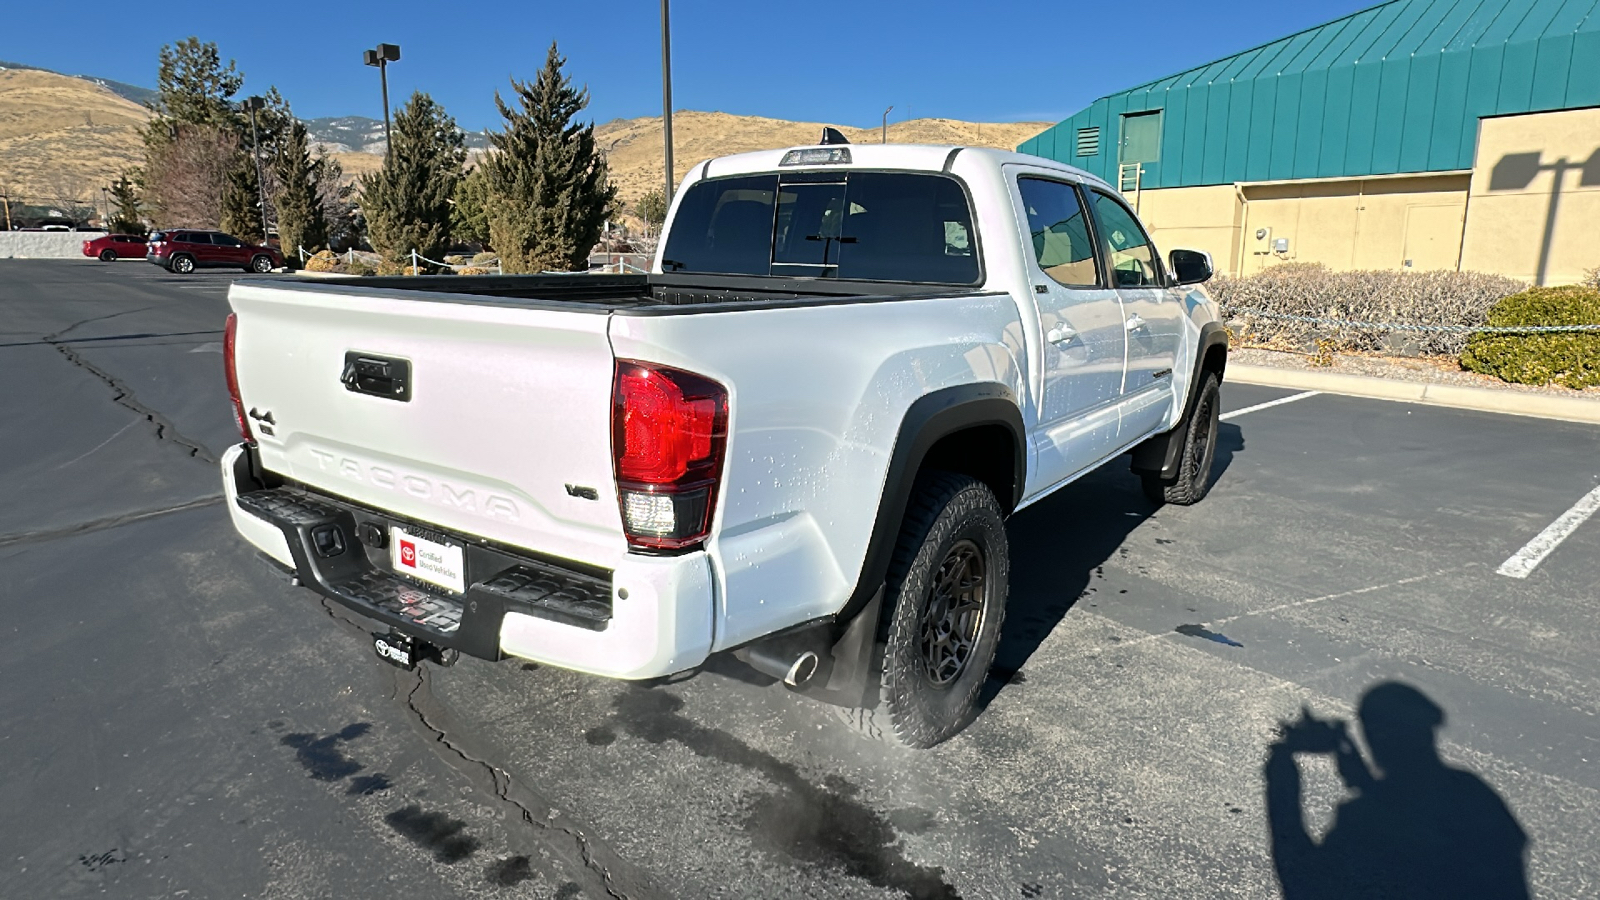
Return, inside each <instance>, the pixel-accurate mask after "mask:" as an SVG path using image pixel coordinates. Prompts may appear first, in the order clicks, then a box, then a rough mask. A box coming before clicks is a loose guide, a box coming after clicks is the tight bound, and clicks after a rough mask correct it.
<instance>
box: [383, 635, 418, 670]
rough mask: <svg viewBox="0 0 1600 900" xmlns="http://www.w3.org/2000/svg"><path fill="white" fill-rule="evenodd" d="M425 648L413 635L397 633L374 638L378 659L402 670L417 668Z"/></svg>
mask: <svg viewBox="0 0 1600 900" xmlns="http://www.w3.org/2000/svg"><path fill="white" fill-rule="evenodd" d="M423 646H424V645H423V643H422V642H421V641H419V640H417V639H416V638H414V637H412V636H411V635H409V634H400V633H399V632H395V631H391V632H389V633H388V634H376V635H373V636H372V649H374V650H376V651H378V658H379V659H381V660H383V661H384V662H386V663H389V664H390V665H395V666H399V667H400V668H402V669H415V668H416V667H417V662H418V661H419V660H421V658H422V653H423Z"/></svg>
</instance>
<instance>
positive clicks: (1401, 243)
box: [1128, 173, 1469, 275]
mask: <svg viewBox="0 0 1600 900" xmlns="http://www.w3.org/2000/svg"><path fill="white" fill-rule="evenodd" d="M1468 180H1469V176H1468V175H1467V174H1465V173H1443V174H1429V175H1405V176H1399V177H1386V178H1364V179H1330V180H1318V181H1299V182H1287V183H1280V182H1272V183H1257V184H1242V185H1238V186H1237V187H1236V186H1234V185H1218V186H1208V187H1192V188H1163V189H1159V190H1149V191H1143V192H1141V193H1140V194H1139V196H1138V204H1139V216H1140V218H1142V219H1143V220H1144V222H1145V224H1146V225H1147V226H1149V228H1150V233H1151V236H1152V237H1153V238H1154V239H1155V241H1156V246H1158V247H1160V248H1161V249H1162V250H1163V251H1166V250H1169V249H1171V248H1173V247H1188V248H1191V249H1195V250H1206V251H1209V252H1210V253H1211V255H1212V258H1213V259H1214V260H1215V262H1216V264H1217V268H1218V269H1220V270H1221V271H1224V272H1228V273H1230V274H1236V275H1237V274H1250V273H1254V272H1259V271H1261V270H1262V269H1264V268H1266V267H1267V266H1271V265H1277V264H1280V263H1284V262H1290V261H1300V262H1319V263H1322V264H1323V265H1326V266H1328V267H1329V268H1331V269H1338V270H1345V269H1403V268H1410V269H1414V270H1417V271H1421V270H1425V269H1454V268H1456V263H1457V260H1458V258H1459V256H1460V251H1461V233H1462V231H1461V230H1462V220H1463V218H1464V216H1465V213H1466V207H1467V185H1468ZM1241 197H1242V198H1243V202H1241ZM1128 199H1129V200H1130V201H1131V200H1133V199H1134V198H1133V197H1131V196H1130V197H1129V198H1128ZM1262 228H1266V229H1269V230H1270V232H1271V234H1270V237H1269V238H1268V239H1267V241H1257V240H1255V233H1256V231H1257V230H1259V229H1262ZM1276 239H1287V240H1288V241H1289V249H1288V251H1287V252H1285V253H1276V252H1272V251H1271V250H1270V248H1271V246H1272V243H1271V242H1272V241H1273V240H1276ZM1408 261H1409V265H1408Z"/></svg>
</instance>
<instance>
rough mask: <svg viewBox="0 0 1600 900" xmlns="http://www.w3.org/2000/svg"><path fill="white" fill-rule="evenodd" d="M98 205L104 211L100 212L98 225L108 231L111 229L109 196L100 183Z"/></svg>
mask: <svg viewBox="0 0 1600 900" xmlns="http://www.w3.org/2000/svg"><path fill="white" fill-rule="evenodd" d="M100 207H101V208H102V209H104V210H105V212H103V213H101V214H100V227H102V228H104V229H105V230H107V231H110V230H111V197H110V195H108V194H107V193H106V189H105V186H104V185H102V186H101V187H100Z"/></svg>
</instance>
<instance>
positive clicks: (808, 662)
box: [783, 650, 821, 687]
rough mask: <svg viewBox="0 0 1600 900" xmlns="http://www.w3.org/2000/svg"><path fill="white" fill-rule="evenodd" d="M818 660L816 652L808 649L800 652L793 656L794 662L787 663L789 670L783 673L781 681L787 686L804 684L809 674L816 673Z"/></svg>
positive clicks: (809, 676)
mask: <svg viewBox="0 0 1600 900" xmlns="http://www.w3.org/2000/svg"><path fill="white" fill-rule="evenodd" d="M820 662H821V660H819V659H818V658H817V654H815V653H813V652H812V651H810V650H807V651H805V652H804V653H801V654H800V655H799V656H797V657H795V659H794V662H792V663H790V664H789V671H788V672H786V673H784V676H783V683H784V684H787V685H788V686H789V687H799V686H800V685H802V684H805V683H806V682H808V681H810V680H811V676H813V675H815V674H817V666H818V665H819V664H820Z"/></svg>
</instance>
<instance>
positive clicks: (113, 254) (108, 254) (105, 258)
mask: <svg viewBox="0 0 1600 900" xmlns="http://www.w3.org/2000/svg"><path fill="white" fill-rule="evenodd" d="M116 258H117V251H115V250H113V249H111V248H110V247H107V248H106V249H104V250H101V251H100V261H101V262H114V261H116Z"/></svg>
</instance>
